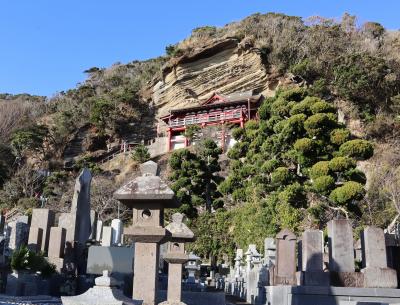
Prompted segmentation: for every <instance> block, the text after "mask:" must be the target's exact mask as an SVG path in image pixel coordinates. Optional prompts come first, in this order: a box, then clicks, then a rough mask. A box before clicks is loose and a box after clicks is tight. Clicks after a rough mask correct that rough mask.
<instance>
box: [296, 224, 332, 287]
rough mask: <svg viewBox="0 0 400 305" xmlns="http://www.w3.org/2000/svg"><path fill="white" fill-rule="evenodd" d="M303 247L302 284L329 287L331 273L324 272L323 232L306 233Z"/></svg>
mask: <svg viewBox="0 0 400 305" xmlns="http://www.w3.org/2000/svg"><path fill="white" fill-rule="evenodd" d="M301 245H302V251H301V256H302V259H301V262H302V266H301V270H302V271H301V284H302V285H305V286H327V285H329V273H328V272H323V232H322V231H319V230H307V231H305V232H304V233H303V236H302V243H301Z"/></svg>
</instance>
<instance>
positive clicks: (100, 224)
mask: <svg viewBox="0 0 400 305" xmlns="http://www.w3.org/2000/svg"><path fill="white" fill-rule="evenodd" d="M102 235H103V222H102V221H101V220H97V223H96V241H97V242H100V241H101V238H102Z"/></svg>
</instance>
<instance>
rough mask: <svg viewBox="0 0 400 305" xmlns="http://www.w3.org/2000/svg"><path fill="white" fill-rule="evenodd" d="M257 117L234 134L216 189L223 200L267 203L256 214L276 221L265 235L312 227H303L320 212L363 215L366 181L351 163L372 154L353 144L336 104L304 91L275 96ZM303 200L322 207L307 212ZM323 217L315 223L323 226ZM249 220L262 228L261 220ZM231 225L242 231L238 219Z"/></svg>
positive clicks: (367, 145)
mask: <svg viewBox="0 0 400 305" xmlns="http://www.w3.org/2000/svg"><path fill="white" fill-rule="evenodd" d="M260 111H262V116H261V115H260V118H261V119H260V121H259V122H252V121H251V122H249V123H248V124H246V125H245V128H244V129H241V130H235V131H234V132H233V135H234V137H235V138H236V139H237V141H238V142H237V143H236V144H235V146H234V147H233V148H232V149H231V150H230V151H229V152H228V156H229V158H230V159H231V162H230V165H229V176H228V177H227V178H226V179H225V180H224V181H223V182H222V183H221V184H220V186H219V189H220V191H221V193H223V194H224V199H225V201H230V202H231V203H232V204H234V205H237V204H240V205H243V206H249V205H252V206H253V209H254V208H255V207H256V206H257V205H256V204H255V203H254V202H265V204H264V206H262V207H260V206H257V209H259V211H260V213H264V212H265V211H264V208H265V209H267V211H268V212H267V213H270V214H271V215H272V217H273V219H274V221H273V223H274V226H272V227H270V229H271V230H276V231H277V230H279V229H281V228H283V227H289V228H291V229H293V230H295V231H296V230H299V228H301V227H302V226H305V225H310V224H305V222H307V221H309V219H314V216H315V215H316V213H315V211H316V210H318V213H317V214H319V215H320V214H321V212H320V211H321V209H322V210H323V209H325V212H326V215H331V214H329V213H331V211H332V210H335V211H344V213H345V214H346V216H347V215H348V214H350V213H356V214H357V213H358V216H360V214H359V213H361V207H362V199H363V194H364V184H365V175H364V174H363V173H362V172H361V171H359V170H357V169H356V168H355V164H356V159H367V158H369V157H371V156H372V154H373V147H372V145H371V143H370V142H368V141H366V140H361V139H350V132H349V131H348V130H347V129H346V128H344V127H343V126H342V125H341V124H340V123H339V122H338V120H337V117H336V114H335V113H336V108H335V107H334V105H333V104H331V103H329V102H327V101H324V100H322V99H320V98H318V97H313V96H307V95H306V93H305V92H304V91H301V90H293V89H292V90H289V91H278V93H277V94H276V96H275V97H272V98H268V99H266V100H265V101H264V102H263V104H262V105H261V107H260ZM307 198H313V201H316V202H317V204H318V206H319V207H320V208H319V209H315V208H311V207H310V206H309V204H308V202H307ZM267 203H268V204H267ZM314 205H316V204H315V203H314ZM239 209H240V208H238V210H239ZM249 209H250V207H249ZM307 215H309V216H310V217H307ZM328 217H329V216H328ZM324 219H325V216H323V217H322V216H321V217H320V218H319V219H317V222H318V223H320V224H321V226H322V225H324V224H323V223H322V222H323V221H324ZM254 222H255V223H254V225H255V226H256V225H259V226H261V225H263V224H262V221H261V220H260V219H258V218H254ZM252 225H253V223H252ZM313 225H315V223H313ZM232 226H234V227H236V226H237V227H238V228H243V226H244V224H243V223H242V221H241V220H240V217H239V216H238V217H237V218H234V219H233V223H232ZM276 231H274V232H275V233H276ZM237 234H241V233H240V229H239V230H238V232H237ZM242 234H244V233H242ZM242 237H243V238H244V236H242ZM246 242H256V240H252V241H251V240H247V239H246ZM257 242H260V241H259V240H257Z"/></svg>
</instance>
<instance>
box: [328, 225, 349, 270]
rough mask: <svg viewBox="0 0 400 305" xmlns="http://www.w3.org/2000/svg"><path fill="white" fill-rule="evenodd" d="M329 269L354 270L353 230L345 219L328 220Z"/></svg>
mask: <svg viewBox="0 0 400 305" xmlns="http://www.w3.org/2000/svg"><path fill="white" fill-rule="evenodd" d="M328 237H329V270H330V271H335V272H354V249H353V230H352V228H351V224H350V221H349V220H347V219H338V220H331V221H329V222H328Z"/></svg>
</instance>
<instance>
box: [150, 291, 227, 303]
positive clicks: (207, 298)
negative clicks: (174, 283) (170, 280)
mask: <svg viewBox="0 0 400 305" xmlns="http://www.w3.org/2000/svg"><path fill="white" fill-rule="evenodd" d="M166 299H167V291H165V290H159V291H158V295H157V302H156V304H159V303H160V302H163V303H162V304H163V305H164V304H168V305H172V304H174V305H175V303H172V304H171V303H168V301H166ZM178 304H187V305H208V304H210V305H211V304H212V305H225V304H226V303H225V293H223V292H189V291H182V301H181V303H178ZM143 305H144V304H143ZM160 305H161V304H160Z"/></svg>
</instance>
